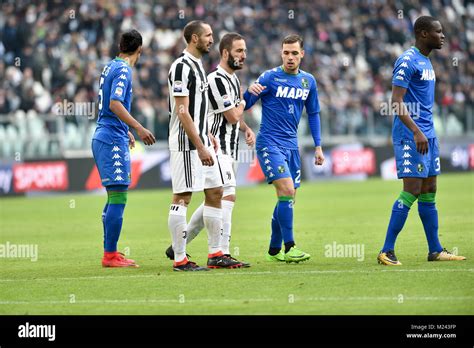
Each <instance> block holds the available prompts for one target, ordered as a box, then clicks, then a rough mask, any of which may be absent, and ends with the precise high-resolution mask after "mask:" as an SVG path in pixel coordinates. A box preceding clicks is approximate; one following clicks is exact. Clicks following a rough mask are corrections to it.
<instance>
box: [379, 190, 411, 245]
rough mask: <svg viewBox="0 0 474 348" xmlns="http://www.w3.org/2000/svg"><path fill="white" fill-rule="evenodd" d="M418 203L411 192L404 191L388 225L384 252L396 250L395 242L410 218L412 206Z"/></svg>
mask: <svg viewBox="0 0 474 348" xmlns="http://www.w3.org/2000/svg"><path fill="white" fill-rule="evenodd" d="M415 201H416V197H415V196H413V195H412V194H411V193H409V192H405V191H402V192H401V193H400V196H399V197H398V199H397V200H396V201H395V203H394V204H393V207H392V216H391V217H390V222H389V224H388V229H387V236H386V237H385V244H384V246H383V248H382V252H387V251H389V250H394V249H395V241H396V240H397V236H398V234H399V233H400V231H401V230H402V228H403V225H404V224H405V221H406V220H407V217H408V212H409V211H410V208H411V206H412V205H413V203H414V202H415Z"/></svg>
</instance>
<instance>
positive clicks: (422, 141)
mask: <svg viewBox="0 0 474 348" xmlns="http://www.w3.org/2000/svg"><path fill="white" fill-rule="evenodd" d="M413 137H414V138H415V144H416V151H418V152H419V153H421V154H422V155H424V154H427V153H428V139H426V136H425V135H424V134H423V132H422V131H420V130H419V131H417V132H415V133H413Z"/></svg>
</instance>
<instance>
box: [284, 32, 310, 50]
mask: <svg viewBox="0 0 474 348" xmlns="http://www.w3.org/2000/svg"><path fill="white" fill-rule="evenodd" d="M295 42H299V43H300V47H301V48H303V47H304V42H303V38H302V37H301V36H299V35H297V34H291V35H287V36H286V37H285V38H284V39H283V41H282V43H281V45H282V46H283V45H284V44H292V43H295Z"/></svg>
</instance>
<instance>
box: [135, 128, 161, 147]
mask: <svg viewBox="0 0 474 348" xmlns="http://www.w3.org/2000/svg"><path fill="white" fill-rule="evenodd" d="M136 131H137V135H138V136H139V137H140V139H141V140H142V141H143V143H144V144H145V145H153V144H154V143H155V142H156V139H155V136H154V135H153V133H152V132H150V131H149V130H148V129H146V128H145V127H143V126H140V127H138V128H137V129H136Z"/></svg>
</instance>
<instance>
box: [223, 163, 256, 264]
mask: <svg viewBox="0 0 474 348" xmlns="http://www.w3.org/2000/svg"><path fill="white" fill-rule="evenodd" d="M223 162H224V163H226V168H225V169H224V174H225V177H227V179H229V180H227V181H226V182H225V184H224V191H223V194H222V196H223V197H222V202H221V203H222V238H221V250H222V252H223V253H224V255H225V256H227V257H229V258H231V259H232V260H233V261H236V262H238V263H240V264H241V265H242V267H250V263H248V262H242V261H239V260H237V259H235V258H234V257H232V256H231V253H230V240H231V238H232V212H233V209H234V205H235V200H236V195H235V188H236V180H235V173H236V170H235V169H234V168H235V167H236V166H235V165H234V163H233V162H234V160H233V159H232V157H230V156H224V161H223Z"/></svg>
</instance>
